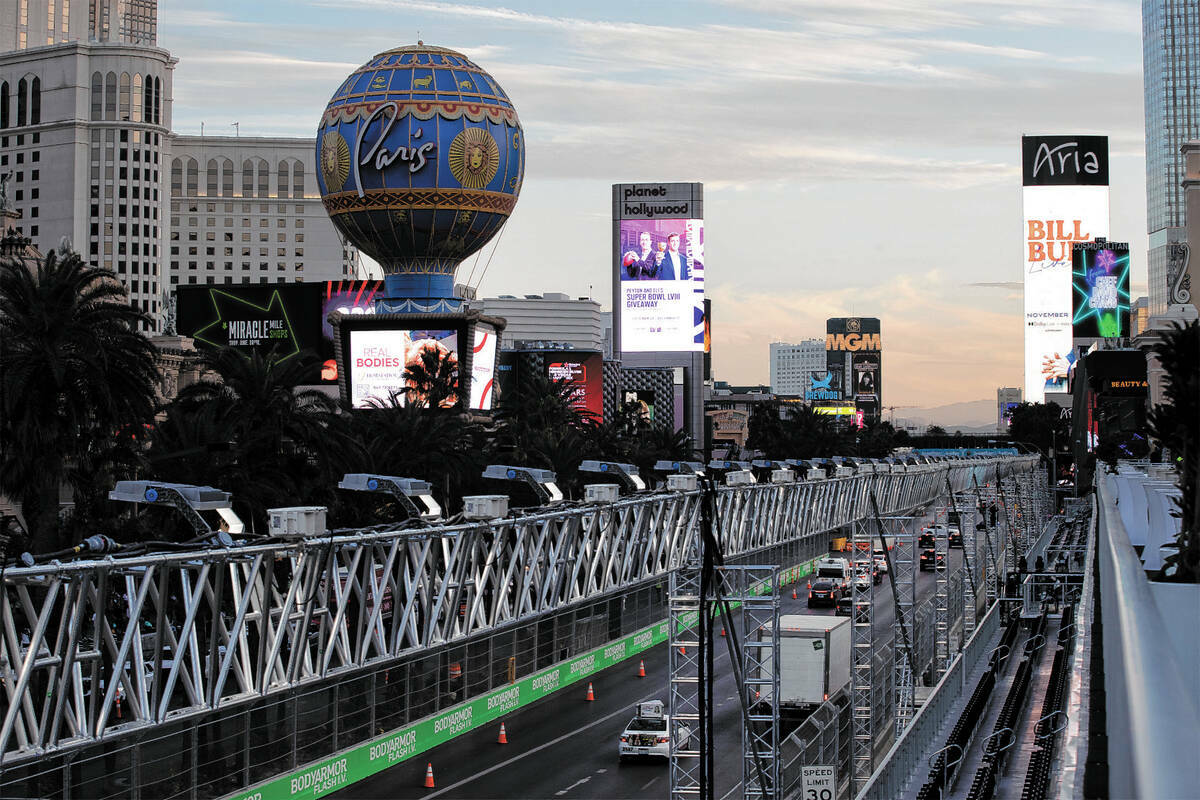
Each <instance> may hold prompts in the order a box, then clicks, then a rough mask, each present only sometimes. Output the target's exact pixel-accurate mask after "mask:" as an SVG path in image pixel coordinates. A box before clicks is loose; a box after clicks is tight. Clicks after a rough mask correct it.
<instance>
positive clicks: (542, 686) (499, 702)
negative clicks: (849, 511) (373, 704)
mask: <svg viewBox="0 0 1200 800" xmlns="http://www.w3.org/2000/svg"><path fill="white" fill-rule="evenodd" d="M816 561H817V559H813V560H812V561H808V562H805V563H804V564H800V565H798V566H795V567H790V568H788V569H785V570H781V571H780V573H779V583H780V585H781V586H786V585H787V584H789V583H792V582H794V581H798V580H800V579H801V578H803V577H804V576H806V575H808V574H809V573H810V572H811V571H812V567H813V564H814V563H816ZM769 589H770V587H769V585H768V584H760V585H759V586H757V587H755V589H754V591H755V593H758V594H761V593H764V592H766V591H769ZM685 624H689V625H691V624H695V620H694V619H693V620H692V621H691V622H690V623H689V622H687V621H686V620H685ZM665 641H667V622H666V620H664V621H662V622H657V623H655V624H653V625H651V626H650V627H648V628H643V629H642V630H640V631H636V632H635V633H631V634H629V635H628V636H625V637H622V638H620V639H618V640H616V641H615V642H610V643H609V644H606V645H604V646H603V647H597V648H596V649H595V650H591V651H589V652H587V653H584V654H583V655H581V656H578V657H576V658H573V659H570V660H569V661H564V662H562V663H561V664H557V665H555V666H553V667H549V668H547V669H544V670H541V671H540V672H535V673H534V674H532V675H529V676H527V677H525V678H522V679H521V680H518V681H517V682H515V683H512V684H510V685H508V686H505V687H503V688H501V689H494V690H493V691H491V692H488V693H487V694H484V695H481V696H479V697H477V698H475V699H473V700H469V701H467V702H465V703H462V704H460V705H457V706H454V707H453V708H450V709H447V710H446V711H442V712H440V713H438V714H435V715H434V716H432V717H426V718H425V719H423V720H421V721H419V722H414V723H413V724H411V725H408V726H406V727H404V728H400V729H398V730H396V731H393V732H392V733H389V734H387V735H386V736H382V737H380V738H378V739H373V740H371V741H369V742H365V743H363V744H361V745H358V746H357V747H354V748H351V749H349V750H346V751H343V752H342V753H339V754H338V755H335V756H331V757H329V758H326V759H322V760H321V761H318V762H316V763H314V764H310V765H308V766H307V767H305V768H303V769H300V770H297V771H295V772H292V773H289V774H286V775H282V776H280V777H278V778H273V779H272V780H269V781H267V782H266V783H262V784H259V785H258V786H255V787H253V788H251V789H248V790H245V791H242V792H238V793H237V794H235V795H232V797H231V800H308V799H309V798H317V797H323V796H324V795H327V794H329V793H330V792H334V791H337V790H339V789H343V788H345V787H346V786H348V785H350V784H352V783H355V782H356V781H360V780H363V779H364V778H368V777H370V776H372V775H374V774H375V773H377V772H380V771H381V770H385V769H387V768H388V767H391V766H394V765H396V764H399V763H400V762H401V761H405V760H407V759H409V758H412V757H413V756H417V755H420V754H421V753H424V752H425V751H426V750H430V749H432V748H434V747H437V746H438V745H440V744H443V743H444V742H448V741H450V740H451V739H453V738H454V737H456V736H459V735H461V734H464V733H466V732H468V731H471V730H474V729H475V728H478V727H479V726H481V725H485V724H487V723H489V722H494V721H495V720H497V719H499V718H500V717H502V716H504V715H505V714H508V713H511V712H513V711H516V710H517V709H519V708H523V707H524V706H527V705H529V704H530V703H534V702H537V701H538V700H541V699H542V698H543V697H546V696H548V695H551V694H553V693H554V692H556V691H558V690H559V689H563V688H565V687H567V686H570V685H571V684H573V683H577V682H579V681H581V680H583V679H584V678H587V677H589V676H591V675H594V674H595V673H597V672H600V671H601V670H604V669H608V668H609V667H611V666H613V665H615V664H618V663H620V662H621V661H624V660H625V659H627V658H631V657H632V656H635V655H637V654H638V653H641V652H644V651H646V650H648V649H650V648H651V647H653V646H655V645H657V644H661V643H662V642H665Z"/></svg>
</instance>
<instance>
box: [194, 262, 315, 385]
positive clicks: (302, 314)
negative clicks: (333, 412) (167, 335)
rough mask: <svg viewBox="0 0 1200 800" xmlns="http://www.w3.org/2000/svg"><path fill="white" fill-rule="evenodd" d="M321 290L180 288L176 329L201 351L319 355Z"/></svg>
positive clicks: (306, 287) (281, 356)
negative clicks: (223, 350)
mask: <svg viewBox="0 0 1200 800" xmlns="http://www.w3.org/2000/svg"><path fill="white" fill-rule="evenodd" d="M318 289H319V287H318V286H317V285H316V284H274V285H264V284H256V285H242V286H232V285H220V286H179V287H176V289H175V330H176V331H178V333H179V335H181V336H187V337H190V338H191V339H192V340H193V341H195V343H196V346H197V347H200V348H217V347H232V348H234V349H236V350H240V351H242V352H244V353H246V354H249V353H251V352H253V351H256V350H257V351H262V352H264V353H266V352H268V351H269V352H271V353H273V357H274V359H275V360H276V361H283V360H285V359H289V358H293V357H295V356H297V355H299V354H300V353H301V352H302V351H306V350H307V351H311V352H313V353H314V354H319V353H320V352H321V323H320V297H319V295H318ZM312 380H313V382H316V381H317V380H318V375H316V374H314V375H313V376H312Z"/></svg>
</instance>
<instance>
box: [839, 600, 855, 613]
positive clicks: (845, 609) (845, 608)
mask: <svg viewBox="0 0 1200 800" xmlns="http://www.w3.org/2000/svg"><path fill="white" fill-rule="evenodd" d="M836 613H837V615H838V616H839V617H849V616H851V615H852V614H853V613H854V601H853V600H852V599H851V598H849V597H839V598H838V601H837V612H836Z"/></svg>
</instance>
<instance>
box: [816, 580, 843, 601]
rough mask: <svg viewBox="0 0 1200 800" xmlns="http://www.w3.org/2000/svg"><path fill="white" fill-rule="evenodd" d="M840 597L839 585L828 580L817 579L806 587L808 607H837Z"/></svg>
mask: <svg viewBox="0 0 1200 800" xmlns="http://www.w3.org/2000/svg"><path fill="white" fill-rule="evenodd" d="M841 596H842V587H841V584H839V583H837V582H836V581H832V580H829V579H828V578H819V579H817V580H815V581H813V582H812V583H810V584H809V585H808V607H809V608H815V607H816V606H833V605H837V601H838V598H839V597H841Z"/></svg>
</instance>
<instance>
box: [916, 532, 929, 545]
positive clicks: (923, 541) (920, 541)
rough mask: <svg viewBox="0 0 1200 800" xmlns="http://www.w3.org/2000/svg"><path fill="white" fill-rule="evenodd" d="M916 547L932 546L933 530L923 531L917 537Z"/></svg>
mask: <svg viewBox="0 0 1200 800" xmlns="http://www.w3.org/2000/svg"><path fill="white" fill-rule="evenodd" d="M917 547H933V531H923V532H922V533H921V535H920V536H918V537H917Z"/></svg>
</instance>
